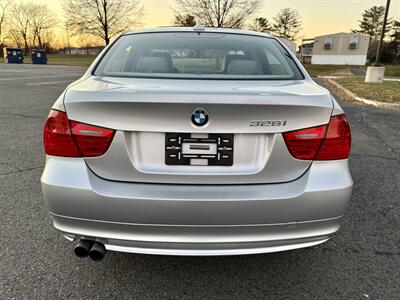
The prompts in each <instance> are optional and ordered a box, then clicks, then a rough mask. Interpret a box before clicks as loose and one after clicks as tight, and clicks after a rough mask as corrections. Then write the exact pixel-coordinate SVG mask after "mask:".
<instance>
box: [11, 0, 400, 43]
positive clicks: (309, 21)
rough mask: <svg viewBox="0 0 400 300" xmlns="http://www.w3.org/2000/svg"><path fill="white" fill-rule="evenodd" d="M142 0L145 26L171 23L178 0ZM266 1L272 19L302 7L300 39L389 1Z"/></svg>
mask: <svg viewBox="0 0 400 300" xmlns="http://www.w3.org/2000/svg"><path fill="white" fill-rule="evenodd" d="M9 1H12V0H9ZM28 1H33V2H37V3H47V4H48V5H49V7H50V8H51V9H52V10H53V11H54V12H55V13H56V14H58V15H59V16H60V17H62V7H61V3H62V0H24V2H28ZM127 1H128V0H127ZM142 2H143V3H144V7H145V10H146V15H145V17H144V20H143V23H144V25H143V27H144V28H147V27H157V26H166V25H171V23H172V20H173V17H174V13H173V7H174V3H175V1H173V0H142ZM262 2H263V6H262V8H261V9H260V10H259V11H258V12H257V13H256V14H255V16H256V17H265V18H267V19H268V20H272V18H273V16H275V15H276V13H277V12H278V11H279V10H280V9H282V8H285V7H290V8H294V9H296V10H298V11H299V13H300V15H301V18H302V21H303V26H302V30H301V32H300V34H299V39H301V38H310V37H311V38H312V37H315V36H318V35H323V34H330V33H335V32H343V31H344V32H349V31H351V29H356V28H357V27H358V26H357V25H358V20H359V19H360V18H361V13H362V12H363V11H364V10H365V9H367V8H369V7H371V6H373V5H385V4H386V0H263V1H262ZM389 15H390V16H392V17H393V18H396V19H400V0H391V5H390V13H389Z"/></svg>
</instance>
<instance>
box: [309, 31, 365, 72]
mask: <svg viewBox="0 0 400 300" xmlns="http://www.w3.org/2000/svg"><path fill="white" fill-rule="evenodd" d="M368 46H369V36H367V35H362V34H357V33H345V32H340V33H334V34H329V35H323V36H317V37H315V38H314V46H313V48H312V57H311V63H312V64H313V65H365V63H366V62H367V53H368Z"/></svg>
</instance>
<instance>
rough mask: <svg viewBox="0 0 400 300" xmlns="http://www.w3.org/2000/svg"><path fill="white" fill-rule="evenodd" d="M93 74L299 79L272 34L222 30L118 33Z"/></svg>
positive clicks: (297, 71) (294, 66)
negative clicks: (224, 32)
mask: <svg viewBox="0 0 400 300" xmlns="http://www.w3.org/2000/svg"><path fill="white" fill-rule="evenodd" d="M95 74H96V75H103V76H123V77H150V78H151V77H153V78H183V79H198V78H201V79H264V80H294V79H303V76H302V74H301V72H300V71H299V69H298V67H297V65H296V63H295V62H294V61H293V60H292V58H291V57H290V55H289V54H288V53H287V52H286V50H285V49H284V48H283V47H282V46H281V45H280V44H279V42H277V41H276V40H275V39H272V38H268V37H258V36H251V35H243V34H221V33H205V32H203V33H195V32H193V33H192V32H181V33H174V32H168V33H165V32H163V33H142V34H132V35H126V36H122V37H120V38H119V39H118V40H117V42H116V43H115V44H114V45H113V46H112V47H111V49H110V50H109V51H108V52H107V53H106V55H105V56H104V58H103V59H102V60H101V62H100V64H99V65H98V67H97V69H96V72H95Z"/></svg>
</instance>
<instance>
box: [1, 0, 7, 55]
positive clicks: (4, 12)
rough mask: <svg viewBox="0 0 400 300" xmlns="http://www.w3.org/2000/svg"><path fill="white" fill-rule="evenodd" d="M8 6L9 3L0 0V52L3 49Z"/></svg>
mask: <svg viewBox="0 0 400 300" xmlns="http://www.w3.org/2000/svg"><path fill="white" fill-rule="evenodd" d="M8 5H9V2H6V1H3V0H0V50H2V49H3V46H4V43H5V39H6V35H5V33H4V32H5V30H4V29H5V28H4V25H5V22H6V17H7V7H8ZM0 55H1V53H0Z"/></svg>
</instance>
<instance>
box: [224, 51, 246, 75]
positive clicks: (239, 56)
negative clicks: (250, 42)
mask: <svg viewBox="0 0 400 300" xmlns="http://www.w3.org/2000/svg"><path fill="white" fill-rule="evenodd" d="M234 59H236V60H240V59H246V57H245V56H244V55H243V54H230V55H227V56H225V59H224V63H223V65H222V71H223V72H224V73H226V71H227V70H228V66H229V64H230V62H231V61H232V60H234Z"/></svg>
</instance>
